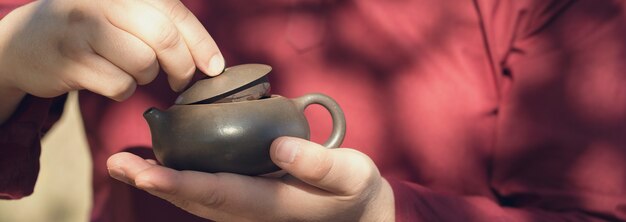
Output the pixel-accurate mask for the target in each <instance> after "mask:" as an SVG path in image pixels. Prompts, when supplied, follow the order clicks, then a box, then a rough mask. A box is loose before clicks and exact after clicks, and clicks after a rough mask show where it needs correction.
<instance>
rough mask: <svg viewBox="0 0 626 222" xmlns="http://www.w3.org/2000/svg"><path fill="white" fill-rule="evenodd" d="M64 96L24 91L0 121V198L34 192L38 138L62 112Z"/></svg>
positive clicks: (17, 196) (36, 173) (16, 197)
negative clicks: (44, 95)
mask: <svg viewBox="0 0 626 222" xmlns="http://www.w3.org/2000/svg"><path fill="white" fill-rule="evenodd" d="M65 99H66V96H60V97H58V98H55V99H44V98H38V97H34V96H30V95H27V96H26V97H25V98H24V99H23V100H22V102H21V103H20V105H19V107H18V108H17V109H16V111H15V112H14V114H13V115H12V116H11V117H10V118H9V119H8V120H7V121H6V122H5V123H3V124H2V125H0V199H18V198H22V197H24V196H27V195H30V194H31V193H32V192H33V188H34V186H35V182H36V180H37V175H38V173H39V155H40V153H41V145H40V140H41V138H42V136H43V135H44V133H45V132H47V131H48V130H49V129H50V127H52V125H53V124H54V122H56V121H57V120H58V119H59V117H60V116H61V113H62V112H63V106H64V103H65Z"/></svg>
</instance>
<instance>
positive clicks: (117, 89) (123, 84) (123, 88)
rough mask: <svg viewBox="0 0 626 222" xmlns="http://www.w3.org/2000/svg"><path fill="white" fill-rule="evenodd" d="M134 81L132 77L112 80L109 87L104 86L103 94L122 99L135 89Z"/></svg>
mask: <svg viewBox="0 0 626 222" xmlns="http://www.w3.org/2000/svg"><path fill="white" fill-rule="evenodd" d="M135 87H136V85H135V82H134V81H133V80H132V78H120V79H119V80H118V81H114V83H113V84H110V85H109V87H106V88H105V91H104V92H103V93H104V96H106V97H109V98H113V99H115V100H124V99H126V98H128V97H129V96H130V94H132V92H133V91H134V90H135Z"/></svg>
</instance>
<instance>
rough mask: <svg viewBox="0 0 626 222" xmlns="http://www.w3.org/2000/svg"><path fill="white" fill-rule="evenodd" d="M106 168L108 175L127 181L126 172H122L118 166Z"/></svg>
mask: <svg viewBox="0 0 626 222" xmlns="http://www.w3.org/2000/svg"><path fill="white" fill-rule="evenodd" d="M107 170H109V175H111V177H113V178H115V179H116V180H119V181H122V182H124V183H128V179H126V173H124V171H123V170H122V169H121V168H120V167H113V168H107Z"/></svg>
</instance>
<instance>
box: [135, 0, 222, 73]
mask: <svg viewBox="0 0 626 222" xmlns="http://www.w3.org/2000/svg"><path fill="white" fill-rule="evenodd" d="M145 1H146V2H148V3H149V4H150V5H152V6H154V7H155V8H156V9H158V10H159V11H161V12H163V13H164V14H166V15H167V16H169V17H170V19H171V20H172V22H174V24H175V25H176V27H177V28H178V31H179V32H180V33H181V35H182V37H183V39H184V40H185V42H186V43H187V46H188V47H189V50H190V51H191V55H192V56H193V59H194V61H195V63H196V66H197V67H198V68H199V69H200V70H201V71H202V72H204V73H205V74H207V75H210V76H216V75H218V74H220V73H222V71H223V70H224V64H225V62H224V57H223V56H222V54H221V53H220V51H219V48H218V47H217V44H216V43H215V41H214V40H213V38H212V37H211V35H209V32H207V30H206V29H205V28H204V26H203V25H202V23H200V21H198V19H197V18H196V17H195V16H194V15H193V14H192V13H191V11H189V9H187V7H185V5H183V3H181V2H180V1H179V0H145Z"/></svg>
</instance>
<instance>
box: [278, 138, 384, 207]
mask: <svg viewBox="0 0 626 222" xmlns="http://www.w3.org/2000/svg"><path fill="white" fill-rule="evenodd" d="M270 155H271V158H272V161H274V163H275V164H276V165H278V166H279V167H280V168H282V169H283V170H285V171H287V172H288V173H289V174H291V175H292V176H294V177H296V178H298V179H300V180H302V181H304V182H305V183H308V184H310V185H312V186H315V187H318V188H320V189H323V190H326V191H329V192H331V193H334V194H337V195H346V196H349V195H355V194H358V193H360V192H362V191H363V190H364V189H366V188H368V187H369V186H372V185H374V184H372V183H376V182H378V181H380V173H379V172H378V169H377V168H376V166H375V165H374V162H373V161H372V160H371V159H370V158H369V157H368V156H366V155H365V154H363V153H361V152H358V151H356V150H353V149H346V148H339V149H328V148H326V147H323V146H321V145H319V144H317V143H313V142H310V141H308V140H304V139H300V138H293V137H280V138H278V139H276V140H274V142H273V143H272V146H271V148H270Z"/></svg>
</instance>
